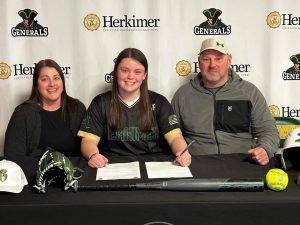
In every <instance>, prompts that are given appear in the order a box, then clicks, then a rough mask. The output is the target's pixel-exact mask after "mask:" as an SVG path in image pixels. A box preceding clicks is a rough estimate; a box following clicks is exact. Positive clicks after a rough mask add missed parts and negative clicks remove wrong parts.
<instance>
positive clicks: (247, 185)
mask: <svg viewBox="0 0 300 225" xmlns="http://www.w3.org/2000/svg"><path fill="white" fill-rule="evenodd" d="M145 189H152V190H155V189H157V190H167V191H199V192H200V191H202V192H204V191H206V192H218V191H219V192H258V191H263V190H264V180H263V179H262V178H243V179H234V178H207V179H205V178H199V179H177V180H167V181H158V182H149V183H135V184H103V185H97V186H84V185H79V184H78V182H76V183H75V184H74V186H73V190H74V191H75V192H76V191H100V190H145Z"/></svg>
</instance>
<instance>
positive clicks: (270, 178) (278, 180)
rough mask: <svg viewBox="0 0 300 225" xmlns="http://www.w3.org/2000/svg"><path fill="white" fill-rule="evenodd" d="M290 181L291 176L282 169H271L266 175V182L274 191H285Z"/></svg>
mask: <svg viewBox="0 0 300 225" xmlns="http://www.w3.org/2000/svg"><path fill="white" fill-rule="evenodd" d="M288 183H289V177H288V175H287V173H286V172H284V171H283V170H281V169H270V170H269V171H268V173H267V175H266V184H267V186H268V188H270V189H271V190H273V191H283V190H284V189H285V188H286V186H287V185H288Z"/></svg>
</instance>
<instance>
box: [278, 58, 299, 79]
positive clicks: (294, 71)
mask: <svg viewBox="0 0 300 225" xmlns="http://www.w3.org/2000/svg"><path fill="white" fill-rule="evenodd" d="M290 60H291V61H292V62H293V64H294V66H292V67H290V68H288V69H287V70H286V71H284V72H283V73H282V79H283V80H300V54H296V55H292V56H291V57H290Z"/></svg>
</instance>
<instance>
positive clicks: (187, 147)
mask: <svg viewBox="0 0 300 225" xmlns="http://www.w3.org/2000/svg"><path fill="white" fill-rule="evenodd" d="M195 142H196V140H192V141H191V142H190V143H189V144H188V145H187V146H186V148H185V149H184V150H183V151H182V152H181V153H180V155H179V156H182V155H183V154H184V153H185V152H186V151H187V150H189V147H191V146H192V144H194V143H195ZM177 157H178V156H177ZM174 162H176V159H175V160H174Z"/></svg>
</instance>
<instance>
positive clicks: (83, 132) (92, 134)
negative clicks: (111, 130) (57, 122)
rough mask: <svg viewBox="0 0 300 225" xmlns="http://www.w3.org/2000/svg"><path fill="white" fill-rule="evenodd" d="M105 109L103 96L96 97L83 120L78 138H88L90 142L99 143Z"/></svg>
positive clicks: (102, 131)
mask: <svg viewBox="0 0 300 225" xmlns="http://www.w3.org/2000/svg"><path fill="white" fill-rule="evenodd" d="M106 107H107V101H105V99H104V98H103V96H101V95H100V96H97V97H96V98H94V99H93V101H92V102H91V104H90V106H89V107H88V110H87V112H86V114H85V116H84V118H83V121H82V123H81V126H80V129H79V131H78V136H81V137H84V138H88V139H90V140H93V141H96V142H97V143H98V142H99V141H100V138H101V136H103V134H104V131H105V127H106Z"/></svg>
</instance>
